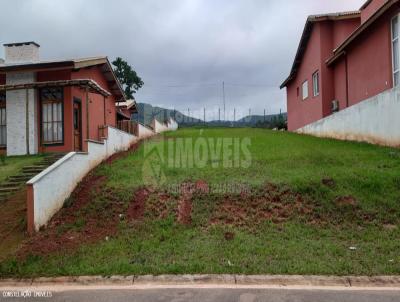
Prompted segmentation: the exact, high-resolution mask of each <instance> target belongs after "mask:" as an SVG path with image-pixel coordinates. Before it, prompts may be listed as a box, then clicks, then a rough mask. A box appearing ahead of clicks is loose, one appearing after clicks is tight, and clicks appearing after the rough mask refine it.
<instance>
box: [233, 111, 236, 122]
mask: <svg viewBox="0 0 400 302" xmlns="http://www.w3.org/2000/svg"><path fill="white" fill-rule="evenodd" d="M235 123H236V108H233V124H234V125H235Z"/></svg>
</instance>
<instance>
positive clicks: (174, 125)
mask: <svg viewBox="0 0 400 302" xmlns="http://www.w3.org/2000/svg"><path fill="white" fill-rule="evenodd" d="M168 130H169V131H175V130H178V123H177V122H176V121H175V120H174V119H173V118H170V119H169V120H168Z"/></svg>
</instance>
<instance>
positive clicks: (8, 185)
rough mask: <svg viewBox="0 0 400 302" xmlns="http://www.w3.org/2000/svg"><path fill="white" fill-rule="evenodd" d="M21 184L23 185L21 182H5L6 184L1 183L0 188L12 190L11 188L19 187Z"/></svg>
mask: <svg viewBox="0 0 400 302" xmlns="http://www.w3.org/2000/svg"><path fill="white" fill-rule="evenodd" d="M22 184H23V182H22V181H7V182H4V183H2V184H1V185H0V188H10V187H11V188H12V187H17V186H20V185H22Z"/></svg>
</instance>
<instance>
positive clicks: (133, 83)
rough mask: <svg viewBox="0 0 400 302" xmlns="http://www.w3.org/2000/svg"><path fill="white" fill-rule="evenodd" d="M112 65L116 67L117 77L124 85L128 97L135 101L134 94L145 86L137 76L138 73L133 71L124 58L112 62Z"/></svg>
mask: <svg viewBox="0 0 400 302" xmlns="http://www.w3.org/2000/svg"><path fill="white" fill-rule="evenodd" d="M112 64H113V65H114V66H115V68H114V72H115V75H116V76H117V78H118V80H119V81H120V83H121V84H122V87H123V89H124V91H125V95H126V97H127V98H128V99H133V94H135V93H136V92H137V91H138V90H139V88H141V87H142V86H143V84H144V83H143V81H142V79H141V78H140V77H139V76H138V75H137V73H136V71H134V70H133V69H132V67H131V66H130V65H129V64H128V62H126V61H124V60H123V59H122V58H120V57H118V58H117V59H116V60H115V61H113V62H112Z"/></svg>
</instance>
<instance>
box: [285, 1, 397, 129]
mask: <svg viewBox="0 0 400 302" xmlns="http://www.w3.org/2000/svg"><path fill="white" fill-rule="evenodd" d="M399 13H400V4H399V0H369V1H367V2H366V3H365V4H364V5H363V6H362V7H361V9H360V10H359V11H352V12H343V13H334V14H324V15H314V16H310V17H308V19H307V22H306V25H305V28H304V31H303V35H302V37H301V40H300V45H299V47H298V50H297V53H296V57H295V60H294V63H293V66H292V69H291V71H290V75H289V77H288V78H287V79H286V80H285V81H284V82H283V84H282V85H281V88H284V87H286V88H287V109H288V129H289V130H291V131H294V130H297V129H299V128H302V127H303V126H305V125H308V124H310V123H313V122H315V121H318V120H320V119H322V118H324V117H327V116H328V115H331V114H333V113H334V112H336V111H339V110H342V109H344V108H347V107H349V106H352V105H354V104H357V103H359V102H362V101H364V100H366V99H368V98H370V97H372V96H375V95H378V94H380V93H382V92H384V91H385V90H388V89H391V88H393V87H395V86H397V85H398V84H399V81H400V66H399V62H400V57H399V56H400V49H399V32H400V28H399V26H400V25H399V24H400V19H399V16H398V15H399Z"/></svg>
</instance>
